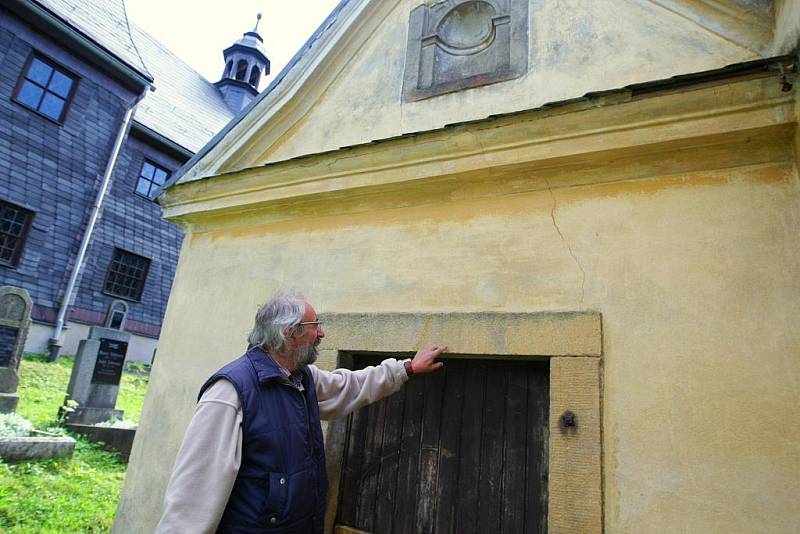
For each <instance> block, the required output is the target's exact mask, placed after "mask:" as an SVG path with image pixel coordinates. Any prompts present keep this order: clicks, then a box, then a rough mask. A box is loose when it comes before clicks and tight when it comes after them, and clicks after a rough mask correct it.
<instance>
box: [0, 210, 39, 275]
mask: <svg viewBox="0 0 800 534" xmlns="http://www.w3.org/2000/svg"><path fill="white" fill-rule="evenodd" d="M6 206H10V207H12V208H15V209H18V210H20V211H22V212H25V213H27V217H26V219H25V222H24V223H23V225H22V233H20V235H19V236H18V240H19V245H18V246H17V247H16V248H15V250H14V254H13V256H12V257H11V260H10V261H8V262H7V261H5V260H3V259H2V258H0V267H6V268H8V269H16V268H17V267H19V263H20V260H21V259H22V253H23V252H24V250H25V247H26V246H27V244H28V234H29V233H30V230H31V226H33V219H34V217H36V212H35V211H33V210H31V209H28V208H25V207H23V206H20V205H19V204H14V203H13V202H9V201H7V200H4V199H1V198H0V214H1V213H2V212H3V211H4V210H5V208H6ZM0 221H2V217H0Z"/></svg>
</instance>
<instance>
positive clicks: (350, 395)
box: [309, 358, 408, 420]
mask: <svg viewBox="0 0 800 534" xmlns="http://www.w3.org/2000/svg"><path fill="white" fill-rule="evenodd" d="M309 369H310V370H311V373H312V375H313V377H314V383H315V384H316V389H317V401H318V403H319V415H320V418H322V419H326V420H327V419H337V418H339V417H344V416H345V415H347V414H349V413H350V412H352V411H354V410H357V409H359V408H361V407H362V406H366V405H367V404H370V403H372V402H375V401H377V400H380V399H382V398H384V397H387V396H389V395H391V394H392V393H396V392H397V391H399V390H400V388H401V387H402V386H403V384H405V383H406V381H407V380H408V375H406V371H405V369H404V368H403V362H402V361H397V360H395V359H394V358H389V359H386V360H384V361H383V362H381V364H380V365H378V366H369V367H365V368H364V369H359V370H358V371H351V370H349V369H337V370H335V371H332V372H329V371H323V370H322V369H319V368H317V367H316V366H314V365H310V366H309Z"/></svg>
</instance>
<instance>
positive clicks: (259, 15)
mask: <svg viewBox="0 0 800 534" xmlns="http://www.w3.org/2000/svg"><path fill="white" fill-rule="evenodd" d="M259 22H261V13H258V14H257V15H256V26H255V28H253V31H254V32H256V33H258V23H259Z"/></svg>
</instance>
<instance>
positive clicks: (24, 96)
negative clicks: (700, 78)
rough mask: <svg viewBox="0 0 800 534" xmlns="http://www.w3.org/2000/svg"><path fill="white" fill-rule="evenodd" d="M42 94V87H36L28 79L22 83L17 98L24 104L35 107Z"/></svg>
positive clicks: (37, 105)
mask: <svg viewBox="0 0 800 534" xmlns="http://www.w3.org/2000/svg"><path fill="white" fill-rule="evenodd" d="M42 94H44V90H42V88H40V87H37V86H36V85H34V84H32V83H31V82H29V81H25V82H23V83H22V87H21V88H20V90H19V94H18V95H17V100H19V101H20V102H22V103H23V104H25V105H26V106H30V107H32V108H33V109H36V108H38V107H39V101H40V100H41V99H42Z"/></svg>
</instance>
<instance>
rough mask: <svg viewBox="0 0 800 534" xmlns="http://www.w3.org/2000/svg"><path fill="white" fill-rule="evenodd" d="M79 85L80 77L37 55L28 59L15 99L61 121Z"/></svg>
mask: <svg viewBox="0 0 800 534" xmlns="http://www.w3.org/2000/svg"><path fill="white" fill-rule="evenodd" d="M76 85H77V78H76V77H75V76H74V75H72V74H70V73H69V72H67V71H66V70H65V69H64V68H62V67H59V66H58V65H56V64H55V63H52V62H51V61H49V60H47V59H45V58H43V57H41V56H38V55H35V54H34V55H31V57H30V59H28V64H27V65H26V67H25V71H24V73H23V75H22V77H21V78H20V80H19V84H18V85H17V92H16V94H15V95H14V99H15V100H16V101H17V102H19V103H20V104H22V105H23V106H25V107H28V108H30V109H32V110H34V111H36V112H38V113H41V114H42V115H44V116H45V117H47V118H49V119H52V120H54V121H57V122H61V121H63V120H64V116H65V115H66V112H67V108H68V107H69V103H70V101H71V100H72V95H73V94H74V93H75V87H76Z"/></svg>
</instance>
